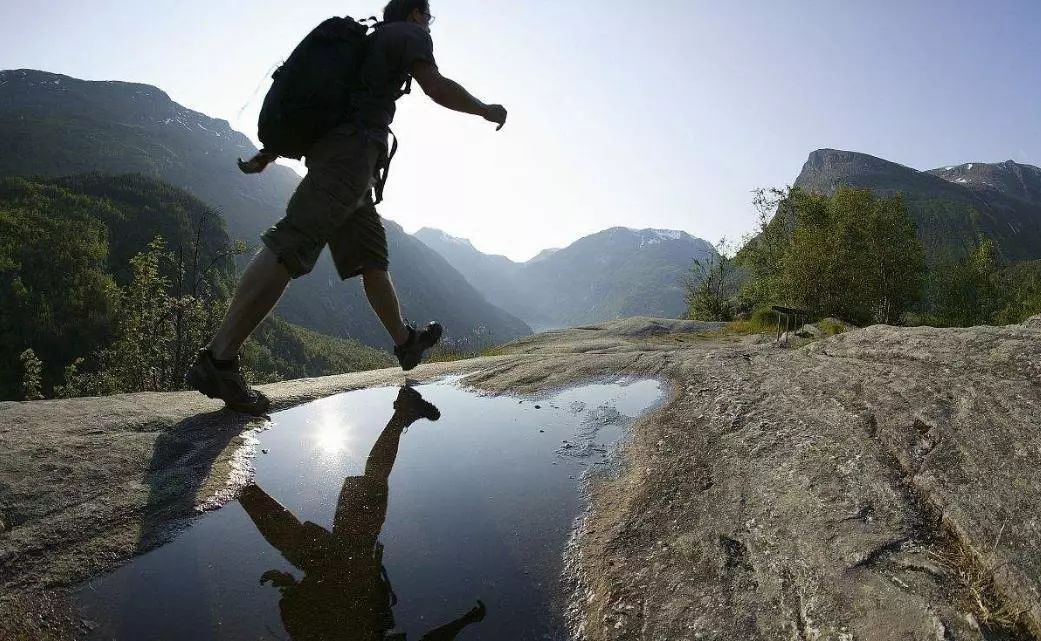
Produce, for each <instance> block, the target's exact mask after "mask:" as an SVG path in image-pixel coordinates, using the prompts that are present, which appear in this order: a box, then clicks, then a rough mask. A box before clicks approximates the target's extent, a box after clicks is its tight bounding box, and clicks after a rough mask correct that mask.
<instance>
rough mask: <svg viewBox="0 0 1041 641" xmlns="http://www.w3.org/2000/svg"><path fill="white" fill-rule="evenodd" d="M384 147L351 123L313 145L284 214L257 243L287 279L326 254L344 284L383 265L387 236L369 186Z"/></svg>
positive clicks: (384, 262)
mask: <svg viewBox="0 0 1041 641" xmlns="http://www.w3.org/2000/svg"><path fill="white" fill-rule="evenodd" d="M385 153H386V146H385V145H381V144H380V143H379V141H378V140H376V139H374V138H373V137H371V136H368V135H366V134H365V133H364V132H362V131H360V130H358V129H357V128H356V127H354V126H353V125H342V126H340V127H337V128H336V129H334V130H332V131H331V132H329V133H328V134H326V135H325V136H324V137H323V138H322V139H320V140H319V141H318V142H316V143H315V144H314V146H313V147H312V148H311V149H310V150H309V151H308V153H307V156H306V157H305V161H306V165H307V175H306V176H304V179H303V180H301V181H300V184H299V185H298V186H297V188H296V191H295V192H293V196H292V198H290V199H289V205H288V206H287V207H286V215H285V216H284V217H283V218H282V219H281V220H279V221H278V222H277V223H275V225H274V226H273V227H271V228H269V229H268V230H267V231H265V232H264V233H263V235H262V236H261V239H262V240H263V241H264V244H265V245H267V247H268V248H269V249H270V250H271V251H272V252H274V254H275V255H276V256H277V257H278V260H279V262H281V263H282V264H283V265H284V266H285V268H286V270H287V271H288V272H289V275H290V277H292V278H299V277H300V276H303V275H304V274H307V273H308V272H310V271H311V270H312V269H314V265H315V263H316V262H317V261H318V256H319V255H320V254H321V253H322V249H323V248H324V247H325V246H326V245H329V251H330V253H331V254H332V257H333V263H334V264H335V265H336V271H337V272H338V273H339V274H340V278H343V279H344V280H346V279H348V278H352V277H354V276H358V275H359V274H361V273H362V272H363V271H364V270H365V269H367V268H375V269H382V270H384V271H386V269H387V268H388V267H389V261H388V257H387V234H386V230H385V229H384V228H383V221H382V220H380V216H379V214H378V213H376V206H375V205H374V204H373V202H372V184H373V181H374V176H375V173H376V167H377V166H378V165H379V163H380V161H381V159H382V158H383V155H384V154H385Z"/></svg>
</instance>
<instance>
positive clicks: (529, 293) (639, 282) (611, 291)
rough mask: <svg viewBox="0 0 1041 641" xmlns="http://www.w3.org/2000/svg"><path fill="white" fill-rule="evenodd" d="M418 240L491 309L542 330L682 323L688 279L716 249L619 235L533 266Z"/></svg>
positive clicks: (603, 235)
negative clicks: (613, 322) (643, 318)
mask: <svg viewBox="0 0 1041 641" xmlns="http://www.w3.org/2000/svg"><path fill="white" fill-rule="evenodd" d="M416 235H417V237H418V238H420V239H421V240H423V241H424V242H425V243H427V244H429V245H430V247H432V248H433V249H435V250H436V251H438V252H439V253H440V254H441V255H442V256H444V257H445V259H446V260H448V262H450V263H452V265H453V266H455V267H456V269H458V270H459V271H460V272H462V273H463V275H464V276H465V277H466V278H467V279H469V280H470V282H471V283H472V284H473V285H474V287H476V288H477V289H478V290H479V291H481V292H482V293H483V294H484V295H485V296H487V297H488V299H489V300H490V301H492V302H493V303H495V304H497V305H499V306H500V307H503V308H504V309H506V310H508V311H510V312H512V313H513V314H515V315H517V316H519V317H520V318H522V319H524V321H525V322H527V323H529V324H530V325H532V326H533V327H536V328H538V329H547V328H552V327H562V326H567V325H580V324H584V323H592V322H598V321H603V320H610V319H614V318H621V317H625V316H635V315H647V316H657V317H664V318H678V317H681V316H683V315H684V314H685V313H686V304H685V301H684V290H683V279H684V277H685V275H686V274H687V273H688V272H689V271H690V268H691V266H692V264H693V261H694V260H695V259H705V258H710V257H713V256H715V249H714V248H713V247H712V245H711V244H709V243H708V242H706V241H704V240H701V239H700V238H695V237H693V236H691V235H690V234H687V233H685V232H682V231H673V230H663V229H640V230H635V229H628V228H625V227H613V228H611V229H607V230H604V231H602V232H598V233H596V234H592V235H590V236H586V237H585V238H582V239H580V240H578V241H576V242H574V243H572V244H571V245H569V246H568V247H565V248H563V249H555V250H546V251H543V252H541V253H540V254H539V255H537V256H536V257H535V258H533V259H531V260H529V261H528V262H526V263H516V262H513V261H510V260H509V259H507V258H505V257H503V256H489V255H487V254H484V253H481V252H480V251H478V250H477V249H475V248H474V247H473V245H471V244H470V242H469V241H467V240H464V239H460V238H455V237H452V236H450V235H448V234H445V233H444V232H441V231H439V230H434V229H429V228H425V229H422V230H420V231H419V232H417V234H416Z"/></svg>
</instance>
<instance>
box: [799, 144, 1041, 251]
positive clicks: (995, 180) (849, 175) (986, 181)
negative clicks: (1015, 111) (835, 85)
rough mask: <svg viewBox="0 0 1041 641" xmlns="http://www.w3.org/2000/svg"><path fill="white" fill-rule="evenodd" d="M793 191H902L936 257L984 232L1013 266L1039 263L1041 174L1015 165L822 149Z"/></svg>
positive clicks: (809, 161) (958, 248)
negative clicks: (916, 160) (920, 166)
mask: <svg viewBox="0 0 1041 641" xmlns="http://www.w3.org/2000/svg"><path fill="white" fill-rule="evenodd" d="M794 184H795V186H797V187H802V188H804V189H807V190H809V191H817V192H823V193H831V192H833V191H834V190H835V189H836V188H838V187H839V186H840V185H850V186H855V187H867V188H870V189H872V190H875V191H877V192H880V193H897V192H899V193H902V194H903V197H904V201H905V203H906V204H907V207H908V210H909V212H910V214H911V216H912V218H913V219H914V221H915V223H916V225H917V226H918V235H919V238H920V239H921V240H922V244H923V245H924V247H925V249H926V253H927V255H928V256H930V257H931V258H937V257H942V256H945V255H949V254H952V253H954V254H960V253H962V252H964V251H965V249H966V248H967V247H969V246H971V245H972V243H973V242H974V241H975V239H976V238H977V237H978V236H979V235H980V234H983V235H985V236H988V237H990V238H992V239H993V240H994V241H995V243H996V244H997V246H998V248H999V250H1000V251H1001V253H1002V255H1003V256H1004V257H1005V258H1006V259H1007V260H1010V261H1017V260H1031V259H1037V258H1041V169H1038V168H1037V167H1033V166H1030V165H1021V164H1019V163H1016V162H1013V161H1011V160H1009V161H1006V162H1002V163H995V164H988V163H968V164H964V165H958V166H951V167H945V168H942V169H933V170H930V171H918V170H916V169H912V168H910V167H906V166H904V165H900V164H897V163H894V162H890V161H887V160H883V159H881V158H876V157H874V156H869V155H867V154H862V153H857V152H852V151H839V150H835V149H819V150H817V151H814V152H813V153H811V154H810V156H809V158H808V159H807V161H806V163H805V165H803V168H802V172H801V173H800V174H799V176H798V178H796V180H795V183H794Z"/></svg>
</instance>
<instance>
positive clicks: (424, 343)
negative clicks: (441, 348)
mask: <svg viewBox="0 0 1041 641" xmlns="http://www.w3.org/2000/svg"><path fill="white" fill-rule="evenodd" d="M407 327H408V340H407V341H405V343H404V344H403V345H398V346H397V347H395V348H394V355H395V356H397V357H398V362H399V363H401V369H403V370H405V371H406V372H407V371H409V370H410V369H412V368H414V367H415V366H416V365H419V363H420V361H422V360H423V352H425V351H427V350H428V349H430V348H431V347H433V346H434V345H436V344H437V341H439V340H441V332H442V331H443V329H442V327H441V323H437V322H433V323H430V324H428V325H427V326H426V327H424V328H423V329H419V330H417V329H416V326H415V325H413V324H412V323H409V324H408V325H407Z"/></svg>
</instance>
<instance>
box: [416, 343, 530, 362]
mask: <svg viewBox="0 0 1041 641" xmlns="http://www.w3.org/2000/svg"><path fill="white" fill-rule="evenodd" d="M509 353H510V351H509V350H508V349H506V346H505V345H491V346H488V347H484V348H479V347H477V346H475V345H472V344H469V343H464V344H453V343H447V342H446V343H438V344H437V345H434V347H433V348H431V350H430V351H429V352H427V355H426V356H425V357H424V359H423V361H424V362H426V363H450V362H452V361H464V360H468V359H471V358H480V357H482V356H504V355H506V354H509Z"/></svg>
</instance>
